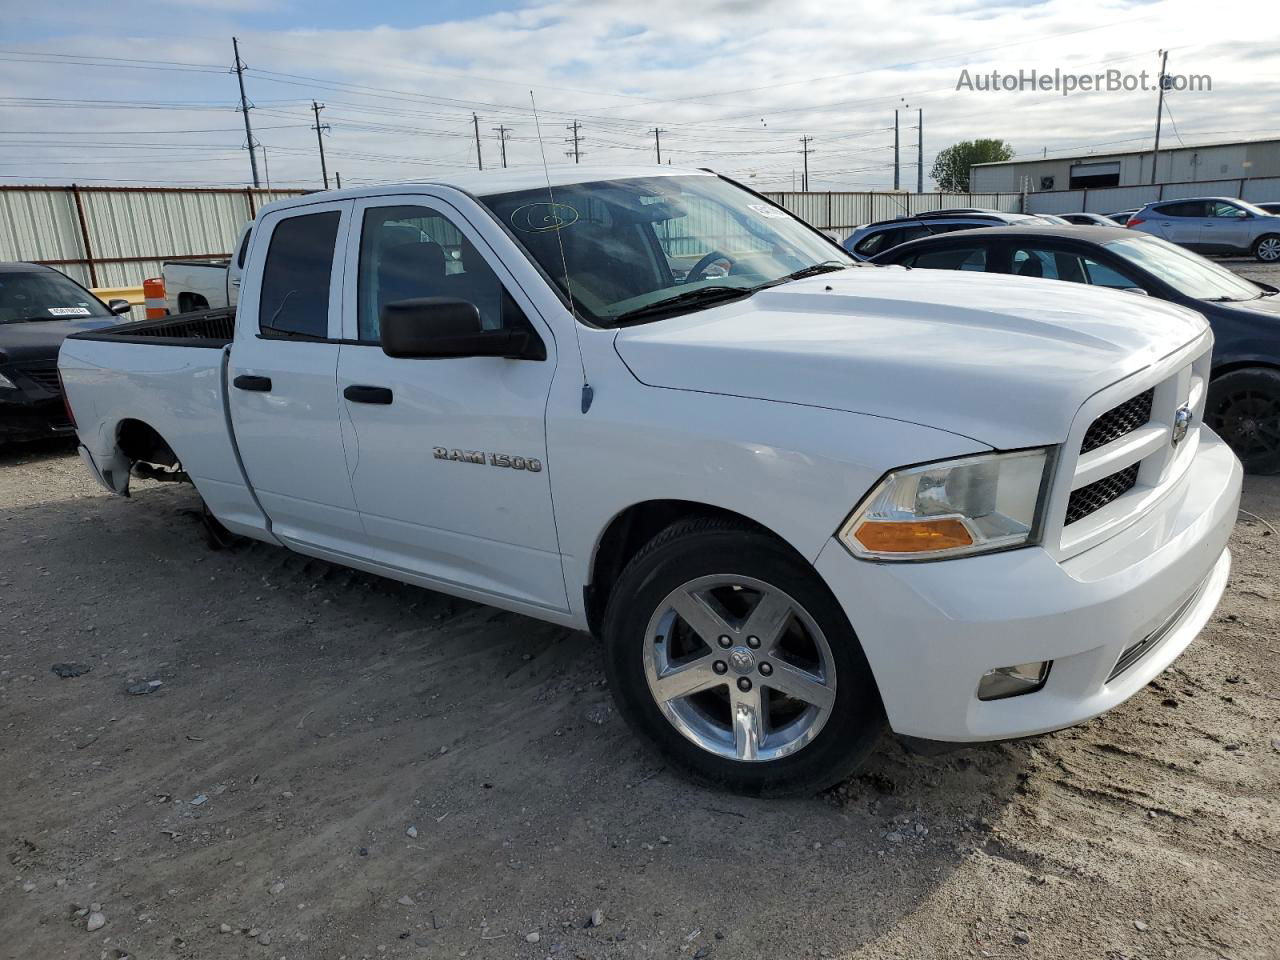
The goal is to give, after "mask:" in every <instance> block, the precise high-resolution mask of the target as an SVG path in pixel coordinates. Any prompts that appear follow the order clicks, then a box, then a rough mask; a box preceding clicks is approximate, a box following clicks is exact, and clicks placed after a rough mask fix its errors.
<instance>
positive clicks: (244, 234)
mask: <svg viewBox="0 0 1280 960" xmlns="http://www.w3.org/2000/svg"><path fill="white" fill-rule="evenodd" d="M252 226H253V223H252V222H250V223H246V224H245V225H244V227H243V228H241V230H240V236H239V237H237V238H236V245H235V247H234V248H233V249H234V250H235V251H236V252H235V253H233V254H232V255H231V257H230V258H229V259H227V260H166V261H165V262H164V263H162V264H161V265H160V275H161V276H162V277H163V278H164V301H165V304H164V305H165V309H167V310H168V311H169V313H170V315H175V314H179V313H193V312H195V311H197V310H217V309H220V308H223V307H234V306H235V305H236V301H237V300H238V299H239V294H240V274H241V273H242V272H243V270H244V261H245V257H246V256H247V255H248V252H249V231H250V228H251V227H252Z"/></svg>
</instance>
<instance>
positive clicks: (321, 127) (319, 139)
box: [311, 100, 330, 190]
mask: <svg viewBox="0 0 1280 960" xmlns="http://www.w3.org/2000/svg"><path fill="white" fill-rule="evenodd" d="M323 109H324V104H323V103H316V102H315V101H314V100H312V101H311V112H312V113H314V114H315V115H316V123H315V126H314V127H312V128H311V129H313V130H314V131H315V132H316V146H318V147H319V148H320V177H321V179H322V180H324V188H325V189H326V190H328V189H329V168H328V167H326V166H325V163H324V137H323V136H321V134H322V133H323V132H324V131H325V130H328V129H330V127H329V125H328V124H327V123H321V122H320V111H321V110H323Z"/></svg>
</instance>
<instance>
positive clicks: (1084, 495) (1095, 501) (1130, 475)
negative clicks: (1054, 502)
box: [1064, 463, 1139, 526]
mask: <svg viewBox="0 0 1280 960" xmlns="http://www.w3.org/2000/svg"><path fill="white" fill-rule="evenodd" d="M1138 467H1139V464H1136V463H1135V464H1133V465H1132V466H1128V467H1125V468H1124V469H1123V470H1120V471H1117V472H1116V473H1113V474H1111V475H1110V476H1109V477H1103V478H1102V479H1101V480H1095V481H1094V482H1093V483H1091V484H1089V485H1088V486H1084V487H1081V488H1080V489H1079V490H1073V491H1072V492H1071V499H1070V500H1068V501H1067V517H1066V520H1065V521H1064V524H1065V525H1068V526H1069V525H1070V524H1073V523H1075V522H1076V521H1077V520H1083V519H1084V518H1085V517H1087V516H1089V514H1091V513H1095V512H1096V511H1098V510H1101V509H1102V508H1103V507H1105V506H1106V505H1107V504H1108V503H1110V502H1111V501H1112V500H1117V499H1119V498H1120V497H1121V496H1123V495H1124V494H1126V493H1128V492H1129V491H1130V490H1132V489H1133V488H1134V485H1135V484H1136V483H1137V482H1138Z"/></svg>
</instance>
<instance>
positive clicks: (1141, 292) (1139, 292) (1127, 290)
mask: <svg viewBox="0 0 1280 960" xmlns="http://www.w3.org/2000/svg"><path fill="white" fill-rule="evenodd" d="M1120 289H1122V290H1123V291H1124V292H1125V293H1136V294H1137V295H1138V296H1140V297H1149V296H1151V294H1149V293H1147V291H1145V290H1143V289H1142V288H1141V287H1121V288H1120Z"/></svg>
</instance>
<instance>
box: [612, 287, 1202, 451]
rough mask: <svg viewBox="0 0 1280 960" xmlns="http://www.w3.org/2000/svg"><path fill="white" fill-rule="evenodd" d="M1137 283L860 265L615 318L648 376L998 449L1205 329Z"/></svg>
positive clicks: (1056, 422)
mask: <svg viewBox="0 0 1280 960" xmlns="http://www.w3.org/2000/svg"><path fill="white" fill-rule="evenodd" d="M1206 330H1207V324H1206V322H1205V320H1204V318H1203V317H1201V316H1200V315H1199V314H1197V313H1194V312H1192V311H1190V310H1186V309H1184V308H1182V307H1178V306H1175V305H1173V304H1168V303H1163V302H1160V301H1157V300H1152V299H1150V298H1148V297H1141V296H1138V295H1136V294H1132V293H1125V292H1120V291H1112V290H1105V289H1101V288H1093V287H1087V286H1083V285H1080V284H1074V283H1064V282H1061V281H1051V280H1040V279H1031V278H1026V277H1011V276H1004V275H991V274H981V273H973V274H969V273H961V272H954V271H949V270H906V269H903V268H901V267H877V268H855V269H850V270H846V271H844V272H842V273H833V274H828V275H825V276H818V277H813V278H810V279H807V280H800V281H796V282H793V283H788V284H785V285H783V286H780V287H773V288H770V289H767V290H762V291H760V292H759V293H757V294H756V295H755V296H753V297H750V298H749V299H746V300H742V301H736V302H733V303H729V304H724V305H721V306H717V307H712V308H710V309H707V310H702V311H699V312H697V313H691V314H685V315H683V316H679V317H672V318H669V319H666V320H660V321H657V322H654V323H650V324H645V325H642V326H636V327H630V328H624V329H622V330H620V331H619V332H618V335H617V337H616V339H615V349H616V350H617V352H618V354H619V355H620V356H621V357H622V360H623V362H624V363H625V364H626V365H627V367H628V368H630V370H631V371H632V373H633V374H634V375H635V377H636V378H637V379H638V380H640V381H641V382H642V383H645V384H649V385H651V386H655V387H667V388H671V389H677V390H696V391H701V392H705V393H718V394H728V395H734V396H742V397H751V398H755V399H761V400H774V401H780V402H785V403H798V404H806V405H810V406H816V407H827V408H831V409H837V410H847V411H850V412H854V413H866V414H871V415H874V416H880V417H889V418H893V419H897V420H906V421H910V422H913V423H918V424H923V425H926V426H930V427H935V428H938V429H942V430H948V431H950V432H952V433H956V434H961V435H963V436H966V437H969V438H971V439H974V440H977V441H979V442H981V443H984V444H987V445H990V446H993V447H996V448H998V449H1013V448H1017V447H1026V446H1036V445H1040V444H1048V443H1059V442H1061V441H1062V440H1063V439H1064V438H1065V437H1066V435H1067V431H1068V428H1069V427H1070V425H1071V420H1072V418H1073V417H1074V415H1075V413H1076V411H1077V410H1078V409H1079V408H1080V405H1081V404H1082V403H1083V402H1084V401H1085V400H1086V399H1087V398H1088V397H1090V396H1091V395H1093V394H1094V393H1096V392H1097V391H1098V390H1100V389H1102V388H1103V387H1106V386H1109V385H1111V384H1113V383H1115V382H1117V381H1119V380H1121V379H1123V378H1124V377H1127V376H1130V375H1132V374H1134V373H1136V372H1138V371H1140V370H1142V369H1143V368H1144V367H1146V366H1148V365H1150V364H1151V363H1153V362H1155V361H1157V360H1159V359H1160V358H1161V357H1164V356H1167V355H1168V354H1170V353H1172V352H1174V351H1175V350H1177V349H1179V348H1180V347H1183V346H1185V345H1186V344H1187V343H1189V342H1190V341H1192V340H1194V339H1195V338H1197V337H1199V336H1201V335H1203V334H1205V331H1206Z"/></svg>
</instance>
